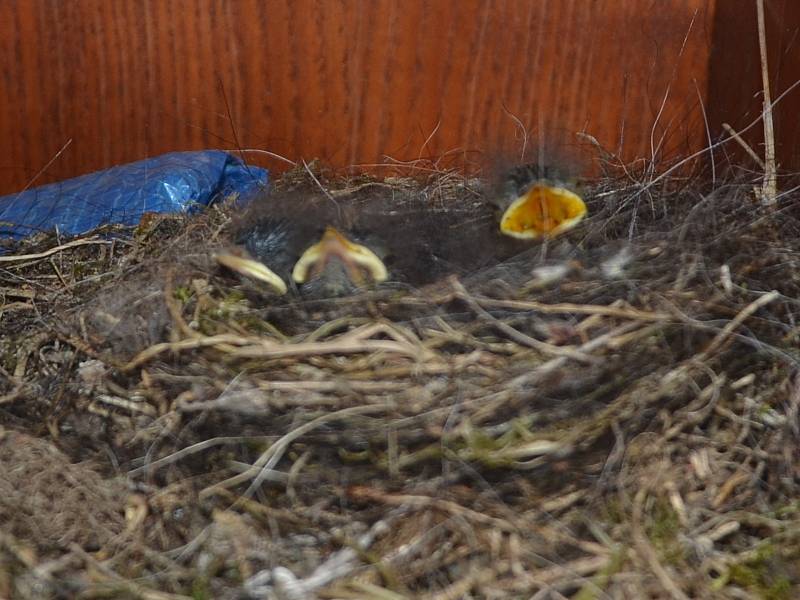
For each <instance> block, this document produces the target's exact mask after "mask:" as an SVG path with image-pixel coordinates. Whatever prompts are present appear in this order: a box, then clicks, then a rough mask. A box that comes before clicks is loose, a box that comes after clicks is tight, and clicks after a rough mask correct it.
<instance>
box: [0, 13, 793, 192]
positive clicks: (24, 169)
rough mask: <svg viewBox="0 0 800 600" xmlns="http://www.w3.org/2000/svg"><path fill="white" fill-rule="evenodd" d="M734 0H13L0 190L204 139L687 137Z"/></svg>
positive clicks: (383, 146) (413, 146)
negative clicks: (526, 133) (525, 134)
mask: <svg viewBox="0 0 800 600" xmlns="http://www.w3.org/2000/svg"><path fill="white" fill-rule="evenodd" d="M739 1H740V0H527V1H525V0H427V1H426V0H266V1H264V0H73V1H69V2H67V1H62V0H2V3H3V19H1V20H0V76H2V81H3V92H4V94H5V102H3V103H2V104H0V136H2V139H3V140H4V147H5V149H6V151H5V152H4V153H3V155H2V157H0V193H3V192H11V191H14V190H17V189H20V188H21V187H22V186H24V185H26V184H28V183H29V182H30V181H31V179H32V178H33V177H34V176H35V175H36V174H37V173H39V172H40V171H41V170H42V168H43V167H44V166H45V165H46V164H48V162H50V161H51V160H52V164H51V165H50V166H49V167H48V168H47V169H46V171H45V172H44V173H43V174H42V175H41V176H40V177H39V178H38V179H36V183H44V182H47V181H52V180H57V179H61V178H64V177H69V176H74V175H77V174H80V173H85V172H89V171H92V170H96V169H99V168H103V167H107V166H110V165H113V164H117V163H121V162H127V161H132V160H137V159H140V158H143V157H146V156H152V155H156V154H160V153H163V152H167V151H171V150H184V149H199V148H205V147H223V148H235V147H237V146H240V147H243V148H260V149H265V150H270V151H272V152H275V153H277V154H280V155H283V156H285V157H287V158H290V159H293V160H297V159H300V158H307V159H310V158H314V157H320V158H322V159H323V160H325V161H327V162H329V163H332V164H334V165H337V166H347V165H365V164H366V165H369V164H376V163H382V162H385V158H384V157H385V156H390V157H392V158H393V159H396V160H413V159H416V158H418V157H431V156H433V157H440V156H449V157H450V161H451V162H450V164H463V163H464V162H466V161H471V160H476V159H477V158H478V157H479V156H480V153H481V152H488V153H493V152H498V151H508V152H511V151H513V152H518V151H519V150H520V149H521V145H522V141H521V136H520V135H519V133H520V129H519V127H518V125H517V121H518V122H519V123H521V124H522V125H524V126H525V127H526V128H528V129H530V130H531V131H532V132H534V133H535V132H537V131H538V130H539V129H543V130H545V131H546V132H547V133H548V134H549V135H550V136H551V137H554V138H557V139H559V140H567V141H568V142H569V143H571V141H572V140H573V139H574V133H575V132H576V131H586V132H587V133H590V134H592V135H593V136H595V137H596V138H597V139H598V140H599V141H600V142H601V143H602V144H603V145H605V146H606V147H607V148H608V149H609V150H611V151H612V152H617V153H620V154H621V155H623V156H624V157H626V158H627V159H632V158H635V157H639V156H650V154H651V152H652V150H653V148H654V147H656V148H658V147H660V148H661V149H662V150H664V151H667V152H670V153H675V152H683V153H685V152H688V151H690V150H693V149H698V148H700V147H702V146H703V145H704V144H705V143H706V142H705V141H706V132H705V128H704V125H703V119H702V111H700V110H699V106H700V99H701V98H702V99H703V103H704V104H706V105H707V104H708V103H709V98H710V97H711V96H713V95H714V94H716V97H719V96H720V94H723V95H724V93H725V90H724V85H727V84H723V83H720V81H721V79H720V77H719V71H716V72H715V71H714V70H713V69H710V68H709V60H710V58H709V57H710V55H711V53H712V48H713V47H714V38H715V36H717V35H719V34H718V32H717V31H716V29H717V28H718V27H719V23H720V14H721V13H725V14H727V17H725V18H727V19H728V20H729V21H730V20H731V19H733V20H734V21H735V19H736V17H732V13H731V11H730V10H728V11H727V12H726V11H725V10H720V9H721V8H722V9H725V8H727V7H729V6H730V5H731V4H733V3H735V2H739ZM769 1H770V2H773V3H785V2H784V0H769ZM786 2H789V3H791V0H786ZM744 3H745V4H748V3H750V4H752V3H751V2H750V0H747V1H746V2H744ZM750 7H752V6H750ZM743 13H746V11H745V10H743ZM754 14H755V13H754V9H753V15H754ZM771 14H772V15H773V16H774V14H775V11H774V10H773V11H772V12H771ZM723 16H724V15H723ZM738 19H739V21H738V22H734V23H733V25H731V24H730V23H728V25H727V27H729V28H735V27H739V28H740V29H741V28H742V27H745V28H750V29H752V27H754V23H755V18H754V16H753V18H752V19H750V17H747V16H744V15H740V16H739V17H738ZM723 20H724V19H723ZM753 31H754V29H753ZM735 39H736V36H733V37H732V38H731V40H735ZM729 41H730V40H729ZM730 62H731V63H736V62H737V61H736V60H733V59H732V60H731V61H730ZM725 68H728V67H725ZM729 68H730V69H731V72H733V73H735V72H737V68H736V65H735V64H732V66H730V67H729ZM710 72H711V73H716V76H717V79H716V80H714V82H713V85H712V86H711V88H710V87H709V86H710V79H709V73H710ZM748 85H749V83H748ZM714 86H716V87H714ZM223 90H224V92H223ZM729 93H732V94H734V95H736V96H737V97H740V96H747V97H748V98H749V97H751V96H752V90H749V89H743V88H742V86H741V85H740V86H739V88H738V89H736V90H735V91H730V92H729ZM226 100H227V101H226ZM731 106H733V104H731ZM726 110H728V109H726ZM730 110H735V109H734V108H731V109H730ZM723 112H724V111H723ZM709 114H711V115H712V117H713V118H716V119H719V118H722V117H721V116H720V115H719V114H717V113H715V112H714V111H713V110H711V111H709ZM229 117H230V118H229ZM712 125H715V126H716V125H718V123H712ZM234 131H235V132H236V136H234ZM70 140H71V141H70ZM662 140H663V143H661V141H662ZM65 144H68V145H67V147H66V148H65V149H64V150H63V152H61V154H58V153H59V150H60V149H62V148H63V147H64V146H65ZM57 154H58V156H57V158H55V160H53V158H54V157H55V156H56V155H57ZM249 158H250V159H251V160H252V161H253V162H255V163H257V164H262V165H266V166H269V167H272V168H275V167H279V166H280V164H281V163H280V162H279V161H274V160H269V159H267V158H265V157H263V156H259V155H257V154H251V155H249Z"/></svg>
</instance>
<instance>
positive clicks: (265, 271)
mask: <svg viewBox="0 0 800 600" xmlns="http://www.w3.org/2000/svg"><path fill="white" fill-rule="evenodd" d="M215 258H216V259H217V262H218V263H219V264H221V265H222V266H223V267H226V268H228V269H230V270H231V271H236V272H237V273H239V274H240V275H244V276H245V277H250V278H251V279H256V280H258V281H263V282H264V283H266V284H267V285H269V286H270V287H271V288H272V289H273V290H274V291H275V292H276V293H277V294H280V295H283V294H285V293H286V292H287V291H288V290H287V288H286V283H284V281H283V279H281V278H280V277H278V276H277V275H276V274H275V272H274V271H272V270H271V269H270V268H268V267H267V266H266V265H264V263H261V262H259V261H257V260H253V259H252V258H245V257H242V256H237V255H235V254H230V253H224V254H217V255H216V257H215Z"/></svg>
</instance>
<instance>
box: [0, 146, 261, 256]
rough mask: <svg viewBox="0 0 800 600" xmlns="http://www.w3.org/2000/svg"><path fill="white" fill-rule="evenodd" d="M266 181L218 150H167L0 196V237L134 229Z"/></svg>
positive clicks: (248, 191) (243, 194)
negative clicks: (148, 217)
mask: <svg viewBox="0 0 800 600" xmlns="http://www.w3.org/2000/svg"><path fill="white" fill-rule="evenodd" d="M267 183H268V173H267V171H266V170H265V169H262V168H259V167H253V166H248V165H245V164H244V163H243V162H242V161H241V160H239V159H238V158H237V157H235V156H232V155H231V154H228V153H227V152H223V151H221V150H205V151H201V152H172V153H170V154H164V155H161V156H156V157H154V158H148V159H146V160H141V161H138V162H134V163H129V164H125V165H119V166H116V167H112V168H110V169H106V170H104V171H98V172H96V173H90V174H88V175H82V176H80V177H75V178H74V179H67V180H65V181H61V182H58V183H51V184H48V185H43V186H40V187H36V188H32V189H29V190H25V191H23V192H20V193H18V194H11V195H8V196H0V239H1V238H10V239H12V240H19V239H21V238H24V237H27V236H29V235H31V234H34V233H38V232H42V231H53V230H55V229H57V230H58V232H59V233H61V234H63V235H67V236H73V235H80V234H83V233H86V232H88V231H91V230H93V229H95V228H97V227H100V226H102V225H111V224H119V225H136V224H137V223H138V222H139V221H140V220H141V218H142V216H143V215H144V214H145V213H149V212H157V213H177V212H193V211H196V210H198V209H200V208H202V207H203V206H207V205H209V204H210V203H211V202H213V201H215V200H217V199H221V198H226V197H228V196H230V195H231V194H234V193H237V194H238V195H239V197H240V198H241V199H242V200H244V201H246V200H247V199H248V197H252V195H253V194H254V193H256V192H257V191H259V190H262V189H264V188H265V187H266V185H267ZM0 252H2V251H1V250H0Z"/></svg>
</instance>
